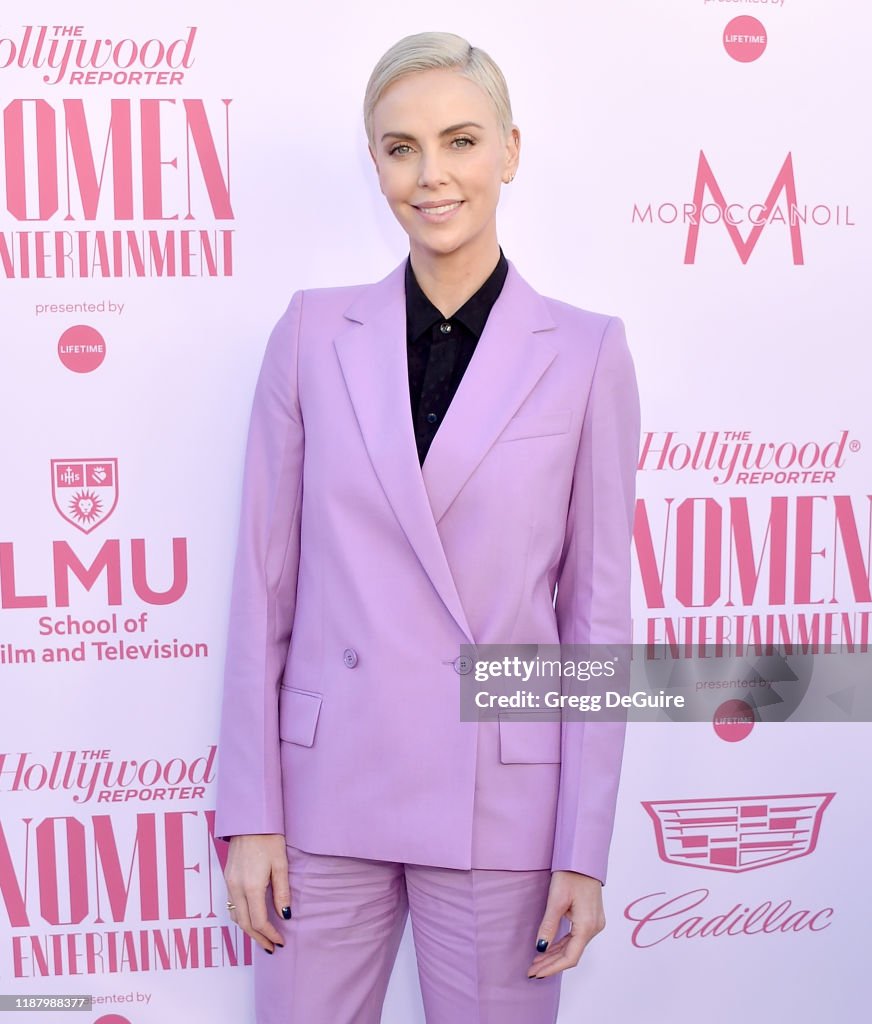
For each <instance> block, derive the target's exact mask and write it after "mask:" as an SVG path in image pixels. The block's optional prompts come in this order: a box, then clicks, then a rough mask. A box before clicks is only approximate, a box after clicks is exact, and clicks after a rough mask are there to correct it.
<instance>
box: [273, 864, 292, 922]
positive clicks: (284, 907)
mask: <svg viewBox="0 0 872 1024" xmlns="http://www.w3.org/2000/svg"><path fill="white" fill-rule="evenodd" d="M270 881H271V883H272V891H273V906H274V907H275V909H276V913H277V914H278V915H279V917H281V918H283V919H284V920H285V921H290V919H291V886H290V881H289V879H288V864H287V861H285V863H284V864H274V865H273V869H272V875H271V877H270Z"/></svg>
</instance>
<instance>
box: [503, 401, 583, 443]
mask: <svg viewBox="0 0 872 1024" xmlns="http://www.w3.org/2000/svg"><path fill="white" fill-rule="evenodd" d="M571 422H572V410H571V409H555V410H554V412H544V413H535V414H532V415H521V416H515V417H514V418H513V419H510V420H509V422H508V424H507V425H506V429H505V430H504V431H503V432H502V433H501V434H500V436H499V438H498V440H500V441H517V440H519V439H520V438H522V437H547V436H548V435H549V434H565V433H566V432H567V430H569V424H570V423H571Z"/></svg>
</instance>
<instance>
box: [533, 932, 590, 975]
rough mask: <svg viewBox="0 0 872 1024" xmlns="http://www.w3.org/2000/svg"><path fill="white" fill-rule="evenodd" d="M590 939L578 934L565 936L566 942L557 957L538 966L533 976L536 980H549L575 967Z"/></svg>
mask: <svg viewBox="0 0 872 1024" xmlns="http://www.w3.org/2000/svg"><path fill="white" fill-rule="evenodd" d="M590 937H591V936H587V937H584V936H582V935H581V934H580V933H570V934H569V935H568V936H567V940H568V941H567V943H566V945H565V946H564V947H563V949H562V950H561V951H560V953H559V955H557V956H556V957H554V958H553V959H552V960H551V962H548V961H547V960H546V961H545V962H543V963H542V964H540V965H539V966H538V967H537V968H536V972H535V975H534V976H535V977H537V978H550V977H551V975H553V974H559V973H560V972H561V971H565V970H568V969H569V968H570V967H575V965H576V964H577V963H578V961H579V960H580V959H581V954H582V953H583V952H584V947H585V946H586V945H587V943H588V939H589V938H590Z"/></svg>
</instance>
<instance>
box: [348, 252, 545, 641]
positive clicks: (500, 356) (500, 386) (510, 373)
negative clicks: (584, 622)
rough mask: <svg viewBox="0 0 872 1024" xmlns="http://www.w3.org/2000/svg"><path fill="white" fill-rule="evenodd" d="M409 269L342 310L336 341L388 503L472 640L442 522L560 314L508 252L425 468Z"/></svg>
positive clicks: (537, 367)
mask: <svg viewBox="0 0 872 1024" xmlns="http://www.w3.org/2000/svg"><path fill="white" fill-rule="evenodd" d="M404 272H405V262H403V263H401V264H400V266H399V267H397V268H396V269H395V270H394V271H392V272H391V273H390V274H389V275H388V276H387V277H386V278H384V280H382V281H379V282H378V283H377V284H374V285H371V286H370V287H368V288H367V289H365V290H364V291H363V293H362V294H360V295H359V296H358V297H357V298H356V299H355V301H354V302H353V303H352V305H351V306H350V307H349V308H348V309H347V310H346V311H345V317H346V319H348V320H349V321H351V323H350V324H349V327H348V329H347V330H345V331H343V332H342V333H341V334H340V335H338V336H337V337H336V338H335V339H334V342H333V344H334V347H335V349H336V354H337V356H338V358H339V362H340V366H341V368H342V374H343V377H344V379H345V384H346V387H347V389H348V394H349V397H350V399H351V403H352V405H353V407H354V411H355V415H356V417H357V422H358V425H359V426H360V431H361V434H362V435H363V440H364V443H365V445H366V449H367V452H368V453H369V457H370V460H371V462H372V466H373V469H374V470H375V473H376V475H377V477H378V479H379V482H380V483H381V486H382V488H383V489H384V492H385V495H386V496H387V499H388V501H389V503H390V505H391V508H392V509H393V511H394V514H395V515H396V517H397V520H398V522H399V523H400V526H401V527H402V529H403V532H404V533H405V535H406V537H407V538H408V541H409V543H410V545H411V546H412V549H413V550H414V551H415V554H416V555H417V557H418V560H419V561H420V563H421V565H422V566H423V568H424V570H425V572H426V573H427V575H428V576H429V577H430V580H431V582H432V584H433V586H434V588H435V589H436V591H437V593H438V594H439V596H440V598H441V599H442V601H443V602H444V604H445V606H446V607H447V608H448V610H449V611H450V612H451V614H452V616H453V617H454V619H455V621H456V622H457V624H458V626H460V628H461V629H462V630H463V632H464V633H465V634H466V636H467V637H468V638H469V641H470V643H474V642H475V638H474V637H473V635H472V630H471V628H470V626H469V622H468V621H467V618H466V614H465V612H464V609H463V604H462V602H461V600H460V595H459V593H458V591H457V586H456V584H455V582H454V578H453V576H452V574H451V567H450V566H449V564H448V560H447V558H446V556H445V549H444V548H443V546H442V541H441V538H440V536H439V531H438V529H437V523H438V522H439V520H440V519H441V518H442V517H443V516H444V515H445V513H446V512H447V510H448V508H449V507H450V505H451V503H452V502H453V501H454V499H455V497H456V496H457V494H458V493H459V491H460V489H461V488H462V487H463V485H464V483H465V482H466V481H467V480H468V479H469V477H470V475H471V474H472V473H473V472H474V470H475V467H476V466H477V465H478V464H479V462H480V461H481V460H482V458H483V457H484V455H485V454H486V452H487V450H488V449H489V448H490V447H491V445H492V444H493V443H494V441H495V440H496V438H497V436H498V435H499V433H500V432H501V431H502V429H503V428H504V427H505V425H506V423H507V421H508V420H509V419H510V418H511V417H512V416H513V415H514V413H515V412H516V411H517V409H518V407H519V406H520V405H521V403H522V402H523V401H524V399H525V398H526V396H527V395H528V394H529V392H530V391H531V390H532V388H533V386H534V385H535V384H536V382H537V381H538V380H539V378H540V377H541V376H542V374H543V373H544V372H545V370H546V368H547V367H548V365H549V364H550V363H551V361H552V360H553V359H554V357H555V355H556V351H557V350H556V348H555V347H554V346H553V345H551V344H550V343H549V342H548V341H547V339H546V338H544V337H541V336H538V335H540V333H541V332H543V331H548V330H551V329H553V327H554V322H553V320H552V318H551V316H550V314H549V313H548V309H547V307H546V305H545V303H544V301H543V300H542V297H541V296H540V295H538V294H537V293H536V292H535V291H533V289H532V288H531V287H530V286H529V285H528V284H527V283H526V282H525V281H524V280H523V278H522V277H521V276H520V274H518V272H517V270H515V268H514V266H513V265H512V263H511V262H510V263H509V273H508V276H507V277H506V281H505V284H504V285H503V290H502V292H501V293H500V297H499V298H498V299H497V301H496V303H495V304H494V307H493V309H492V310H491V313H490V316H489V317H488V321H487V324H486V326H485V329H484V332H483V334H482V336H481V338H480V339H479V342H478V344H477V345H476V348H475V352H474V354H473V357H472V360H471V361H470V364H469V366H468V367H467V369H466V372H465V373H464V375H463V379H462V380H461V382H460V386H459V387H458V389H457V393H456V394H455V395H454V398H453V399H452V401H451V405H450V406H449V408H448V412H447V413H446V416H445V419H444V421H443V422H442V424H441V425H440V427H439V429H438V431H437V432H436V436H435V437H434V439H433V443H432V444H431V446H430V449H429V451H428V453H427V457H426V459H425V460H424V465H423V471H422V467H421V466H420V464H419V462H418V451H417V448H416V445H415V434H414V427H413V424H412V413H411V408H410V402H409V371H408V362H407V357H406V296H405V286H404Z"/></svg>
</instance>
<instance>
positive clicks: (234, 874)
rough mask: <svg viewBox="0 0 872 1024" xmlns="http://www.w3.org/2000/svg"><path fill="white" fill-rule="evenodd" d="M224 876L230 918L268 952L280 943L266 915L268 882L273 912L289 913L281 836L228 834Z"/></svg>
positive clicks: (286, 859)
mask: <svg viewBox="0 0 872 1024" xmlns="http://www.w3.org/2000/svg"><path fill="white" fill-rule="evenodd" d="M224 880H225V882H226V883H227V891H228V894H229V896H228V899H229V900H230V902H231V903H232V904H234V909H233V910H230V911H229V913H230V917H231V919H232V920H233V921H235V922H236V924H238V925H239V927H240V928H241V929H242V930H243V931H244V932H245V933H246V934H247V935H250V936H251V937H252V938H253V939H254V941H255V942H256V943H257V944H258V945H259V946H260V947H261V949H264V950H266V952H267V953H272V952H273V949H274V948H275V946H284V943H283V942H282V936H281V934H280V933H279V931H278V929H277V928H276V927H275V926H274V925H273V924H271V923H270V921H269V919H268V918H267V916H266V887H267V885H269V884H270V883H272V892H273V905H274V906H275V908H276V913H277V914H278V915H279V916H280V917H290V907H291V891H290V885H289V883H288V855H287V851H286V850H285V837H284V836H283V835H278V834H276V835H245V836H231V838H230V852H229V853H228V855H227V866H226V867H225V869H224ZM283 910H284V911H285V912H284V913H283Z"/></svg>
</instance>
